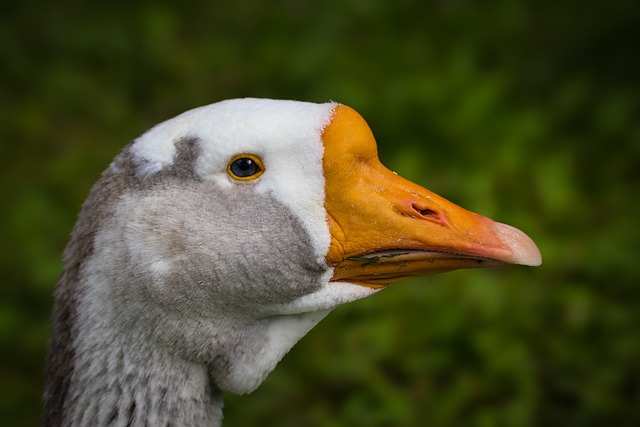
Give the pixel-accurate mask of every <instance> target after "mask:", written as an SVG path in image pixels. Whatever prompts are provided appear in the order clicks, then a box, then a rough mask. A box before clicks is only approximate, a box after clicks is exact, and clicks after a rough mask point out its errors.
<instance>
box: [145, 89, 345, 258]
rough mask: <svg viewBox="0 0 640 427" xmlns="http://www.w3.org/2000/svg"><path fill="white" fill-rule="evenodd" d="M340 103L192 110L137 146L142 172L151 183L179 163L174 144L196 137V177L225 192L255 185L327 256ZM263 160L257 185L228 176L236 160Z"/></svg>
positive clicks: (257, 102)
mask: <svg viewBox="0 0 640 427" xmlns="http://www.w3.org/2000/svg"><path fill="white" fill-rule="evenodd" d="M335 106H336V104H335V103H326V104H313V103H306V102H296V101H275V100H268V99H235V100H229V101H222V102H219V103H216V104H212V105H209V106H205V107H200V108H196V109H194V110H191V111H187V112H186V113H183V114H181V115H179V116H177V117H175V118H173V119H171V120H168V121H166V122H164V123H161V124H159V125H157V126H156V127H154V128H152V129H151V130H149V131H148V132H147V133H145V134H144V135H143V136H141V137H140V138H138V139H137V140H136V142H135V144H134V145H133V147H132V153H133V155H134V156H135V157H136V158H137V159H138V161H139V166H138V170H137V173H138V175H139V176H141V177H143V178H145V177H147V176H149V175H152V174H154V173H157V172H159V171H160V170H161V169H162V168H164V167H167V166H169V165H170V164H171V163H172V162H173V157H174V154H175V146H174V143H175V141H177V140H179V139H181V138H184V137H195V138H198V140H199V141H200V144H201V145H200V148H201V153H200V157H199V158H198V162H197V165H196V172H197V173H198V174H199V175H200V176H201V177H203V178H204V179H208V180H211V181H214V182H216V183H217V184H218V185H219V186H220V187H221V188H227V189H230V188H232V187H233V186H235V185H253V186H254V187H255V189H256V191H257V192H263V193H269V194H271V195H272V196H273V197H275V198H276V199H277V200H278V201H279V202H281V203H282V204H284V205H286V206H288V207H289V208H290V209H291V210H292V211H293V213H294V214H295V215H296V216H297V217H298V218H299V219H300V220H301V222H302V223H303V225H304V227H305V228H306V230H307V233H308V234H309V236H310V238H311V239H312V243H313V247H314V250H315V253H316V255H317V256H318V258H319V259H320V258H324V256H325V255H326V253H327V251H328V248H329V244H330V240H331V237H330V234H329V228H328V226H327V223H326V211H325V207H324V197H325V194H324V184H325V181H324V171H323V167H322V156H323V153H324V146H323V143H322V131H323V129H324V127H325V126H326V125H328V124H329V122H330V120H331V115H332V112H333V109H334V108H335ZM242 153H247V154H254V155H256V156H259V157H260V158H261V159H262V161H263V163H264V166H265V173H264V174H263V175H262V176H261V177H260V178H259V179H258V180H257V181H255V182H234V181H233V180H232V179H230V177H229V176H228V175H227V173H226V170H227V165H228V162H229V160H230V159H231V158H232V157H233V156H235V155H237V154H242Z"/></svg>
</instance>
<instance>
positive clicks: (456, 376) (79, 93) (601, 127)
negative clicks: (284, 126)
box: [0, 0, 640, 427]
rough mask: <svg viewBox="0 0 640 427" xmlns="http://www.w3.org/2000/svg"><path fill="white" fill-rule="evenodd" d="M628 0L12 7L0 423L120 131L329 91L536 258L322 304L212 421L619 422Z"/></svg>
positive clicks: (633, 350) (636, 279) (5, 45)
mask: <svg viewBox="0 0 640 427" xmlns="http://www.w3.org/2000/svg"><path fill="white" fill-rule="evenodd" d="M638 11H639V6H638V3H637V2H636V3H634V2H631V1H622V0H612V1H608V2H600V3H596V2H591V3H585V2H578V1H562V2H547V1H533V0H530V1H520V2H518V1H507V0H502V1H501V0H497V1H491V2H473V3H472V2H464V1H462V2H453V1H435V2H418V1H410V0H396V1H394V2H383V1H364V0H351V1H338V0H330V1H326V2H302V1H297V0H296V1H294V0H279V1H274V2H265V1H258V0H245V1H237V2H224V3H223V2H215V1H214V2H198V1H193V0H187V1H183V2H180V3H177V4H176V5H173V6H170V5H169V4H165V3H163V2H141V3H132V2H129V3H127V4H122V5H119V4H117V3H114V2H111V3H105V4H95V3H90V2H74V1H68V2H65V3H59V2H58V3H42V2H38V3H36V2H33V1H25V2H13V3H12V4H9V5H4V6H3V13H2V14H1V17H0V51H1V52H2V57H3V61H2V65H1V66H0V77H1V78H2V82H3V89H2V92H1V94H0V111H1V112H2V114H0V134H1V141H2V145H1V146H0V147H1V148H0V149H1V150H2V151H1V152H0V158H1V159H2V162H3V163H2V167H1V168H0V177H1V178H2V183H3V185H2V189H1V193H0V200H2V201H3V206H4V208H3V209H2V210H1V211H0V242H1V244H0V266H1V268H2V270H1V272H2V277H3V280H4V282H5V283H4V284H3V286H2V287H1V288H0V289H1V290H0V292H1V298H0V343H1V345H2V351H1V355H2V356H1V357H2V359H1V361H2V363H1V365H0V366H1V368H0V369H1V372H0V377H1V378H2V382H3V386H2V388H1V391H0V393H1V395H0V417H1V418H0V424H2V425H7V426H9V425H11V426H14V425H15V426H19V425H33V424H35V423H36V422H37V419H38V414H39V410H40V396H41V393H42V388H43V385H42V383H43V359H44V351H45V350H44V349H45V345H46V340H47V336H48V323H47V322H48V317H49V313H50V305H51V294H52V290H53V286H54V283H55V282H56V279H57V276H58V275H59V273H60V271H61V262H60V254H61V252H62V249H63V247H64V245H65V243H66V240H67V238H68V234H69V232H70V230H71V227H72V226H73V222H74V218H75V215H76V214H77V212H78V209H79V206H80V204H81V203H82V200H83V199H84V198H85V197H86V195H87V193H88V190H89V188H90V186H91V184H92V183H93V182H94V181H95V180H96V178H97V177H98V175H99V173H100V172H101V170H102V169H104V168H105V167H106V165H107V164H108V163H109V162H110V160H111V158H112V157H113V156H114V155H115V154H116V153H117V152H118V151H119V149H120V148H121V147H122V146H124V144H126V143H127V142H128V141H129V140H131V139H132V138H135V137H136V136H138V135H139V134H140V133H142V132H143V131H144V130H146V129H147V128H149V127H150V126H152V125H153V124H155V123H157V122H159V121H161V120H163V119H166V118H169V117H171V116H173V115H175V114H178V113H180V112H182V111H183V110H186V109H188V108H191V107H195V106H199V105H203V104H208V103H211V102H214V101H218V100H221V99H226V98H233V97H243V96H256V97H273V98H291V99H300V100H309V101H326V100H329V99H333V100H336V101H340V102H342V103H345V104H347V105H350V106H352V107H354V108H355V109H356V110H358V111H359V112H360V113H361V114H362V115H363V116H364V117H365V118H366V119H367V121H368V122H369V124H370V125H371V127H372V128H373V130H374V134H375V135H376V137H377V139H378V142H379V146H380V154H381V158H382V160H383V162H385V163H386V164H387V165H388V166H389V167H391V168H392V169H394V170H396V171H398V172H399V173H401V174H402V175H405V176H406V177H408V178H410V179H412V180H414V181H416V182H419V183H420V184H423V185H425V186H426V187H427V188H429V189H431V190H434V191H436V192H437V193H439V194H441V195H443V196H445V197H447V198H449V199H451V200H453V201H455V202H456V203H458V204H461V205H463V206H465V207H467V208H469V209H471V210H474V211H477V212H479V213H482V214H485V215H487V216H490V217H493V218H495V219H497V220H499V221H503V222H507V223H510V224H513V225H515V226H518V227H519V228H522V229H524V230H525V231H527V232H528V233H529V234H530V235H531V236H532V237H533V238H534V240H536V242H537V243H538V244H539V246H540V248H541V250H542V253H543V258H544V264H543V266H542V267H540V268H536V269H531V268H524V267H520V268H513V269H509V270H504V271H464V272H456V273H450V274H447V275H443V276H434V277H429V278H426V279H423V280H415V281H411V282H407V283H400V284H397V285H393V286H391V287H390V288H389V289H387V290H385V291H383V292H382V293H380V294H378V295H376V296H374V297H372V298H370V299H368V300H365V301H361V302H358V303H354V304H350V305H348V306H344V307H341V308H339V309H337V310H336V311H335V312H334V313H333V314H331V315H330V316H329V317H328V318H327V319H326V320H325V321H324V322H323V323H321V324H320V325H319V326H318V327H317V328H316V329H315V330H313V331H312V332H311V333H310V334H309V335H308V336H307V337H305V338H304V339H303V340H302V342H301V343H300V344H299V345H298V346H297V347H295V348H294V349H293V350H292V352H291V354H290V355H288V356H287V357H286V358H285V360H284V361H283V363H282V364H281V365H280V366H279V368H278V369H277V370H276V371H275V372H274V373H273V374H271V376H270V377H269V378H268V380H267V381H266V382H265V384H264V385H263V386H262V387H261V388H260V389H259V390H258V391H257V392H255V393H254V394H253V395H252V396H248V397H246V396H242V397H236V396H227V404H226V410H225V414H226V423H225V425H227V426H234V425H235V426H245V425H274V426H301V425H310V426H334V427H339V426H387V425H393V426H424V425H429V426H457V425H464V426H479V427H484V426H502V425H509V426H540V425H544V426H550V425H576V426H590V425H593V426H601V425H616V426H632V425H639V424H640V411H638V408H639V407H640V387H639V385H638V384H640V368H639V366H640V364H639V363H638V360H640V332H639V331H640V314H639V311H638V308H637V301H638V300H639V299H640V263H639V262H638V255H639V254H638V250H639V248H640V227H638V225H637V224H638V218H640V203H639V202H638V197H637V195H638V188H639V184H640V176H639V175H640V174H639V173H638V166H639V164H640V162H639V160H640V122H639V121H638V117H640V115H639V114H638V113H639V110H640V109H639V108H638V107H639V104H640V80H638V76H640V55H638V52H640V46H639V45H638V42H637V40H638V38H637V17H638Z"/></svg>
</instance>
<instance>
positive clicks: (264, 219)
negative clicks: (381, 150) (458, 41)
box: [42, 99, 541, 426]
mask: <svg viewBox="0 0 640 427" xmlns="http://www.w3.org/2000/svg"><path fill="white" fill-rule="evenodd" d="M540 263H541V256H540V252H539V250H538V248H537V247H536V245H535V243H534V242H533V241H532V240H531V239H530V238H529V237H528V236H527V235H526V234H525V233H523V232H522V231H520V230H518V229H516V228H514V227H511V226H508V225H505V224H501V223H498V222H494V221H492V220H490V219H488V218H486V217H483V216H481V215H478V214H475V213H472V212H470V211H467V210H465V209H463V208H461V207H459V206H457V205H455V204H453V203H451V202H449V201H447V200H446V199H444V198H442V197H440V196H438V195H436V194H434V193H432V192H430V191H428V190H426V189H425V188H422V187H421V186H419V185H416V184H414V183H412V182H410V181H408V180H406V179H404V178H402V177H400V176H399V175H397V174H396V173H394V172H392V171H390V170H388V169H386V168H385V167H384V166H383V165H382V164H381V163H380V161H379V160H378V155H377V149H376V142H375V139H374V137H373V134H372V132H371V130H370V128H369V126H368V125H367V123H366V122H365V120H364V119H363V118H362V117H361V116H360V115H359V114H358V113H357V112H356V111H355V110H353V109H351V108H350V107H347V106H345V105H342V104H338V103H334V102H328V103H323V104H315V103H306V102H298V101H285V100H268V99H234V100H227V101H222V102H218V103H215V104H211V105H208V106H204V107H200V108H196V109H193V110H190V111H188V112H185V113H183V114H181V115H178V116H177V117H175V118H173V119H170V120H167V121H165V122H163V123H160V124H159V125H156V126H155V127H153V128H151V129H150V130H149V131H147V132H146V133H144V134H143V135H142V136H140V137H139V138H137V139H135V140H133V141H132V142H131V143H129V144H128V145H127V146H125V148H124V149H123V150H122V151H121V152H120V153H119V154H118V155H117V156H116V157H115V159H114V160H113V162H112V163H111V164H110V165H109V167H108V168H107V169H106V170H105V171H104V172H103V173H102V175H101V177H100V178H99V180H98V181H97V182H96V184H95V185H94V186H93V188H92V190H91V192H90V194H89V196H88V198H87V200H86V201H85V203H84V204H83V207H82V209H81V212H80V214H79V217H78V220H77V223H76V225H75V227H74V229H73V231H72V235H71V238H70V241H69V243H68V245H67V247H66V249H65V252H64V269H63V273H62V275H61V277H60V279H59V282H58V283H57V285H56V289H55V295H54V299H55V302H54V308H53V314H52V326H51V338H50V342H49V348H48V356H47V363H46V376H47V379H46V387H45V393H44V410H43V415H42V423H43V425H46V426H59V425H68V426H86V425H91V426H103V425H114V426H125V425H127V426H129V425H132V426H142V425H152V426H169V425H175V426H219V425H220V424H221V422H222V404H223V402H222V392H223V391H228V392H232V393H238V394H243V393H249V392H251V391H253V390H255V389H256V388H257V387H258V386H259V385H260V384H261V383H262V381H263V380H264V379H265V377H266V376H267V374H268V373H269V372H271V371H272V370H273V369H274V368H275V366H276V364H277V363H278V362H279V361H280V360H281V358H282V357H283V356H284V355H285V354H286V353H287V352H288V351H289V350H290V349H291V347H292V346H293V345H294V344H295V343H296V342H297V341H298V340H299V339H300V338H301V337H302V336H304V335H305V334H306V333H307V332H308V331H309V330H310V329H311V328H313V327H314V326H315V325H316V324H317V323H318V322H319V321H320V320H321V319H322V318H324V317H325V316H326V315H327V314H328V313H329V312H330V311H331V310H332V309H333V308H335V307H336V306H338V305H340V304H344V303H347V302H351V301H355V300H358V299H361V298H364V297H367V296H369V295H372V294H374V293H376V292H379V291H380V290H381V289H384V288H385V287H387V285H389V284H390V283H392V282H395V281H397V280H399V279H403V278H408V277H413V276H420V275H425V274H433V273H441V272H445V271H450V270H455V269H461V268H476V267H493V266H501V265H506V264H521V265H527V266H536V265H539V264H540Z"/></svg>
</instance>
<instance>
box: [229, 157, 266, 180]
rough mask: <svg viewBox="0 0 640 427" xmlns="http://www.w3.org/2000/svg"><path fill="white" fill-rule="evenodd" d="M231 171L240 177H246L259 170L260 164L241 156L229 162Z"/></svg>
mask: <svg viewBox="0 0 640 427" xmlns="http://www.w3.org/2000/svg"><path fill="white" fill-rule="evenodd" d="M231 172H232V173H233V174H234V175H235V176H238V177H240V178H246V177H248V176H252V175H255V174H257V173H258V172H260V166H258V165H257V164H256V162H254V161H253V160H251V159H249V158H247V157H243V158H240V159H238V160H236V161H234V162H233V163H231Z"/></svg>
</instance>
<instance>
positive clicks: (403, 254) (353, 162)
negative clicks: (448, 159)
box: [322, 105, 542, 287]
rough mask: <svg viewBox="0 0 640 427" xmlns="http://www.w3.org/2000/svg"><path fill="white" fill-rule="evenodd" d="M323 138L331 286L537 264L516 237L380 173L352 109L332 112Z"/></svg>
mask: <svg viewBox="0 0 640 427" xmlns="http://www.w3.org/2000/svg"><path fill="white" fill-rule="evenodd" d="M322 139H323V142H324V148H325V153H324V158H323V166H324V172H325V178H326V202H325V203H326V210H327V215H328V222H329V230H330V233H331V245H330V247H329V252H328V253H327V256H326V261H327V263H328V264H329V265H331V266H333V267H334V274H333V278H332V281H341V282H350V283H356V284H360V285H364V286H370V287H381V286H385V285H388V284H389V283H391V282H394V281H396V280H400V279H403V278H407V277H413V276H421V275H425V274H434V273H442V272H445V271H450V270H456V269H460V268H478V267H492V266H500V265H504V264H522V265H532V266H533V265H540V264H541V262H542V261H541V256H540V251H539V250H538V248H537V247H536V245H535V243H534V242H533V241H532V240H531V239H530V238H529V237H528V236H527V235H526V234H524V233H523V232H522V231H520V230H518V229H516V228H514V227H511V226H508V225H506V224H501V223H497V222H494V221H492V220H490V219H489V218H486V217H483V216H481V215H478V214H475V213H473V212H470V211H467V210H465V209H463V208H461V207H459V206H457V205H455V204H453V203H451V202H449V201H447V200H445V199H443V198H442V197H440V196H438V195H436V194H434V193H432V192H431V191H429V190H427V189H425V188H422V187H420V186H419V185H416V184H414V183H412V182H410V181H408V180H406V179H404V178H402V177H400V176H398V175H396V174H395V173H394V172H391V171H390V170H388V169H387V168H385V167H384V166H383V165H382V163H380V161H379V160H378V153H377V149H376V142H375V139H374V137H373V134H372V133H371V130H370V129H369V127H368V126H367V123H366V122H365V121H364V119H363V118H362V117H360V115H359V114H358V113H357V112H355V111H354V110H352V109H351V108H349V107H346V106H343V105H340V106H337V107H336V108H335V110H334V114H333V117H332V120H331V123H330V124H329V125H328V126H327V127H326V128H325V130H324V133H323V136H322Z"/></svg>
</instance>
